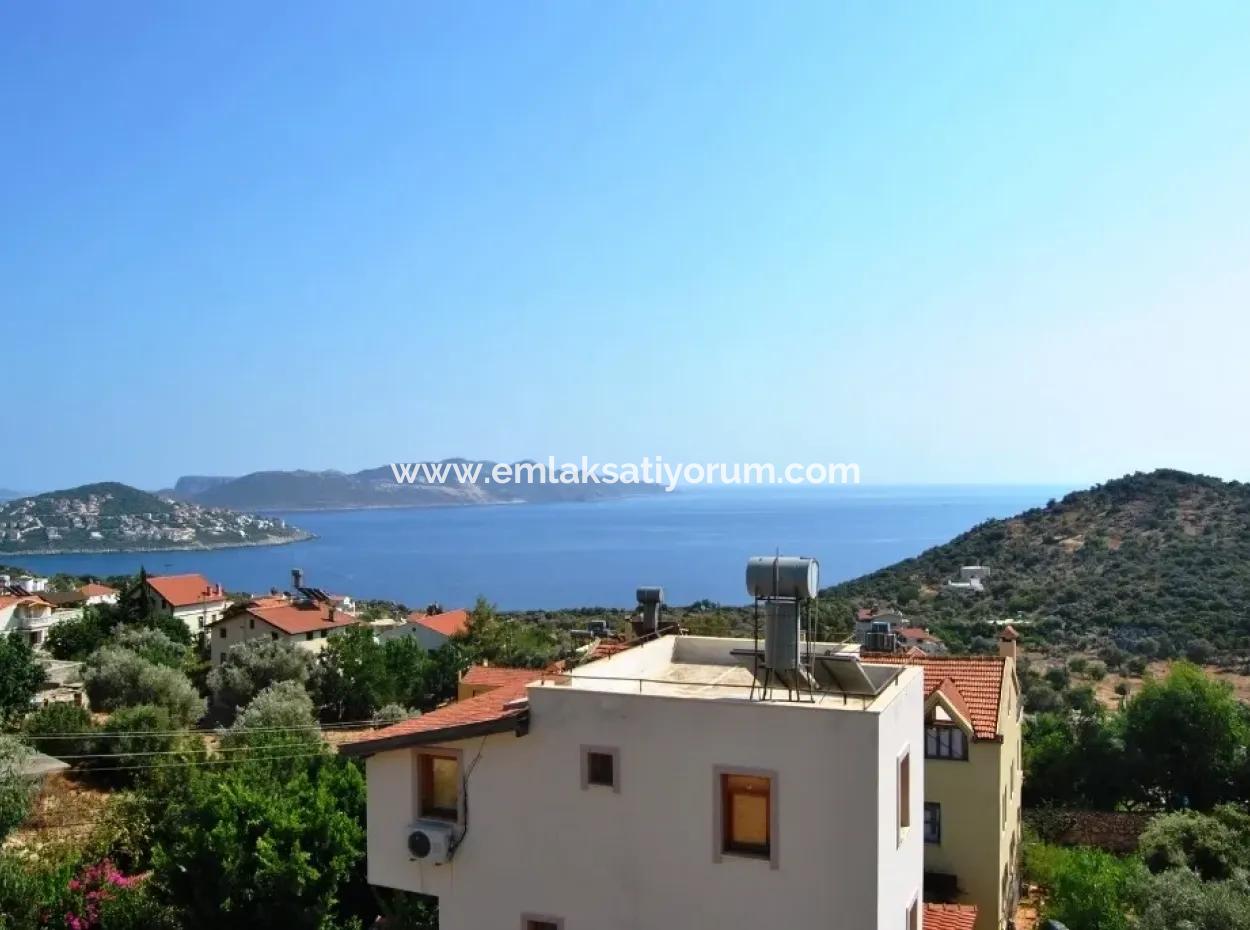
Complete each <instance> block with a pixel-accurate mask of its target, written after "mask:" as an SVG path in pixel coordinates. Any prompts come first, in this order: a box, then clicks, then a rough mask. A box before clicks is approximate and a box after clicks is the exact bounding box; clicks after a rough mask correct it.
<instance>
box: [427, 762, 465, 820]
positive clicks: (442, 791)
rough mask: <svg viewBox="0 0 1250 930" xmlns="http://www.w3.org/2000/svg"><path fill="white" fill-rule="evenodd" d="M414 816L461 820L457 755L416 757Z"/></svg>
mask: <svg viewBox="0 0 1250 930" xmlns="http://www.w3.org/2000/svg"><path fill="white" fill-rule="evenodd" d="M417 816H418V817H430V818H433V819H435V820H452V821H455V820H459V819H460V755H459V753H450V752H447V753H441V752H440V753H435V752H421V753H418V754H417Z"/></svg>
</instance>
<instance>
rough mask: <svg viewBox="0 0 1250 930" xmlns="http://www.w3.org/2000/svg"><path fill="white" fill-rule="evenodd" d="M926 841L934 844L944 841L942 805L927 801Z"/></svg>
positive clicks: (925, 818) (925, 807)
mask: <svg viewBox="0 0 1250 930" xmlns="http://www.w3.org/2000/svg"><path fill="white" fill-rule="evenodd" d="M924 841H925V842H926V843H931V844H933V845H935V846H936V845H941V843H942V805H941V804H935V803H933V802H931V801H926V802H925V805H924Z"/></svg>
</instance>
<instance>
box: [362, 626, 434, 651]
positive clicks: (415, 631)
mask: <svg viewBox="0 0 1250 930" xmlns="http://www.w3.org/2000/svg"><path fill="white" fill-rule="evenodd" d="M404 637H409V638H411V639H415V640H416V641H417V643H418V644H419V645H420V646H421V648H422V649H424V650H426V651H427V652H433V651H434V650H435V649H441V648H442V647H443V646H445V645H446V644H447V641H448V640H449V639H450V637H448V636H444V635H443V634H442V633H439V632H438V631H437V630H431V629H430V628H429V627H424V626H422V625H421V624H419V623H405V624H404V625H403V626H394V627H391V628H390V629H389V630H384V631H383V632H381V633H379V634H378V639H380V640H382V641H384V642H385V641H387V640H392V639H403V638H404Z"/></svg>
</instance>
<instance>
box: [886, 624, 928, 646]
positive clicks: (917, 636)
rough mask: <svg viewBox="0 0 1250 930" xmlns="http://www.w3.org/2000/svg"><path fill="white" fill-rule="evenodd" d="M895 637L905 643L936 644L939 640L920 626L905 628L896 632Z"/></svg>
mask: <svg viewBox="0 0 1250 930" xmlns="http://www.w3.org/2000/svg"><path fill="white" fill-rule="evenodd" d="M894 632H895V635H896V636H897V637H898V638H899V639H901V640H903V641H904V642H920V643H936V642H938V638H937V637H936V636H934V635H933V634H932V633H930V632H929V631H928V630H925V629H922V628H921V627H918V626H904V627H900V628H899V629H897V630H895V631H894Z"/></svg>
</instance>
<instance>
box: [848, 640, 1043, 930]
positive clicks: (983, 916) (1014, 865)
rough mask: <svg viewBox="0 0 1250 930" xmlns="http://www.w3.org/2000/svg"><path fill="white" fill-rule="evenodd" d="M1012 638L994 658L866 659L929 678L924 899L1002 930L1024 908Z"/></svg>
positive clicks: (989, 929)
mask: <svg viewBox="0 0 1250 930" xmlns="http://www.w3.org/2000/svg"><path fill="white" fill-rule="evenodd" d="M1016 638H1017V635H1016V633H1015V631H1014V630H1013V629H1012V628H1011V627H1007V628H1006V629H1005V630H1003V632H1002V633H1001V634H1000V644H999V646H1000V648H999V652H1000V655H997V656H921V655H915V654H912V655H908V656H899V657H894V656H891V657H877V656H872V657H867V658H866V659H865V661H869V662H883V663H896V662H897V663H904V664H906V665H907V666H909V667H916V668H921V669H923V671H924V690H925V700H924V714H925V745H924V770H925V789H924V802H925V811H924V834H925V836H924V839H925V844H924V863H925V890H926V898H927V899H928V900H932V901H949V902H953V903H963V904H974V905H976V906H977V911H978V916H977V922H976V930H1002V928H1004V927H1005V926H1006V925H1007V921H1008V920H1009V919H1011V918H1012V917H1014V915H1015V909H1016V905H1017V903H1018V898H1019V893H1018V889H1019V883H1020V876H1019V863H1020V843H1021V831H1022V820H1021V807H1020V793H1021V785H1022V783H1023V765H1022V762H1023V739H1022V728H1021V721H1022V711H1021V706H1020V683H1019V680H1018V678H1017V676H1016Z"/></svg>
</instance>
